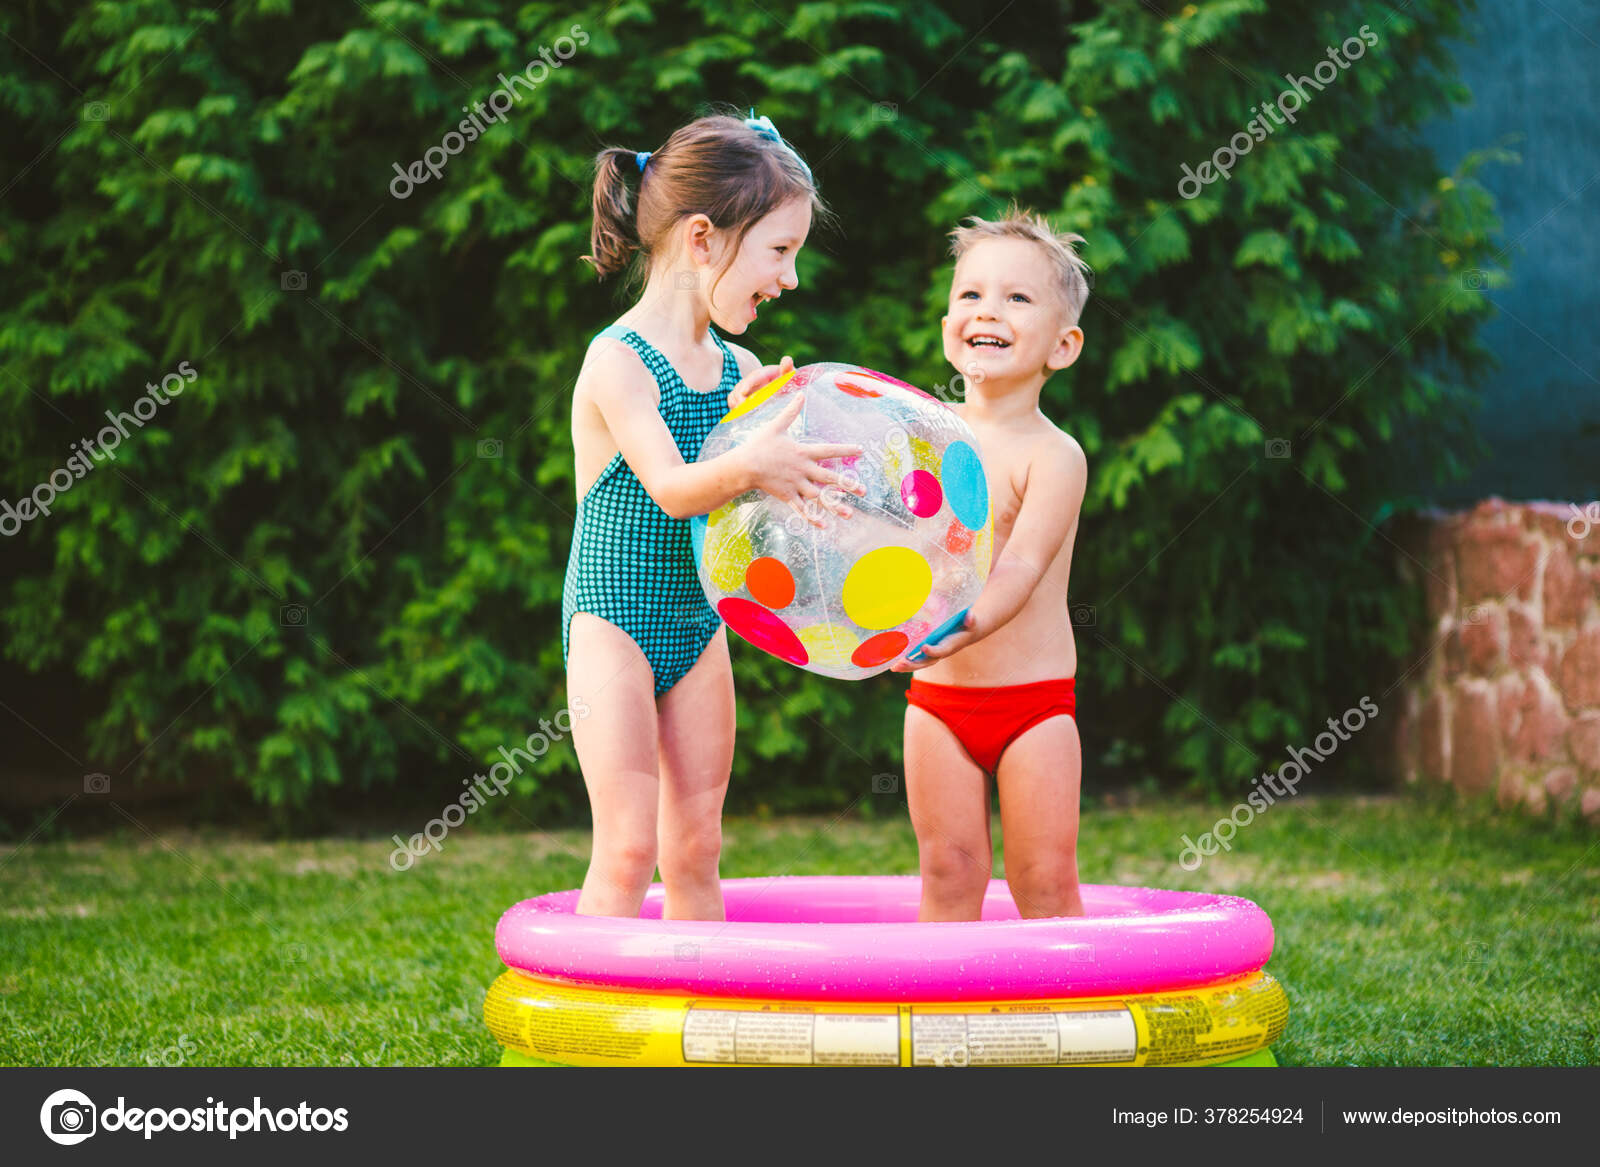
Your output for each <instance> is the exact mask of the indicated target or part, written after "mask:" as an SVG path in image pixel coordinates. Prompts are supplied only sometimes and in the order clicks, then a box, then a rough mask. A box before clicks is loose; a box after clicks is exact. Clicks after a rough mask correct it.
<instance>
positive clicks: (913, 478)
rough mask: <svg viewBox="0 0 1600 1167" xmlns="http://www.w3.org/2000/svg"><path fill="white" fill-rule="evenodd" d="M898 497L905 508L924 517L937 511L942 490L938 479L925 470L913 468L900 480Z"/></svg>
mask: <svg viewBox="0 0 1600 1167" xmlns="http://www.w3.org/2000/svg"><path fill="white" fill-rule="evenodd" d="M900 498H901V501H903V502H904V503H905V504H906V509H907V510H909V511H910V512H911V513H912V514H914V515H916V516H917V518H919V519H925V518H927V517H928V516H929V515H936V514H938V513H939V506H940V504H942V503H943V502H944V491H942V490H940V489H939V480H938V479H937V478H935V477H934V476H933V475H931V474H929V473H928V472H927V471H926V470H913V471H912V472H911V473H910V474H907V475H906V476H905V477H904V478H902V479H901V480H900Z"/></svg>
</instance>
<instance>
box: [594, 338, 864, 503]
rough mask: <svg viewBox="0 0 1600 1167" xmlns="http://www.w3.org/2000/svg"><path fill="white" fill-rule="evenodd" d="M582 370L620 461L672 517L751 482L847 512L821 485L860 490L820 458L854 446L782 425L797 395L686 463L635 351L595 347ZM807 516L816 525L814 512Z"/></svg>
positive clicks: (790, 498) (788, 498)
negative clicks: (808, 439)
mask: <svg viewBox="0 0 1600 1167" xmlns="http://www.w3.org/2000/svg"><path fill="white" fill-rule="evenodd" d="M585 377H586V379H588V380H589V386H590V388H589V391H590V396H591V399H592V400H593V401H594V403H595V406H596V408H598V409H599V411H600V416H601V418H602V419H603V420H604V421H605V424H606V428H607V429H609V430H610V431H611V436H612V438H613V439H614V440H615V441H616V443H617V448H618V449H619V450H620V451H621V452H622V457H623V460H624V461H626V462H627V463H628V467H629V469H631V470H632V471H633V473H634V474H635V475H636V476H637V477H638V479H639V482H640V483H641V484H642V485H643V486H644V488H645V490H646V491H647V492H649V495H650V497H651V498H652V499H654V500H655V503H656V505H657V506H659V507H660V508H661V509H662V510H663V511H665V512H666V513H667V514H669V515H671V516H672V517H673V518H675V519H686V518H688V517H689V516H691V515H704V514H709V513H710V512H711V511H714V510H716V508H717V507H719V506H721V505H722V504H723V503H725V502H727V501H728V500H729V499H730V498H735V497H737V496H738V495H741V494H744V493H745V492H746V491H749V490H755V489H760V490H764V491H766V492H767V493H768V494H770V495H772V496H773V497H774V498H777V499H780V500H782V501H784V502H787V503H789V504H790V505H792V506H798V505H799V504H800V503H802V502H804V501H806V500H809V499H814V498H819V497H821V498H822V502H823V505H825V506H827V507H828V508H829V509H830V510H833V511H834V512H835V513H836V514H840V515H844V516H848V515H849V514H850V513H851V512H850V509H849V508H848V507H846V506H844V504H843V503H842V502H835V501H832V500H829V499H828V498H827V497H825V496H823V495H822V490H823V487H826V486H838V487H842V488H844V489H847V490H852V489H853V491H854V493H857V494H859V493H862V492H863V490H864V488H863V487H861V486H859V485H857V486H855V487H853V488H852V487H850V486H847V485H846V483H845V479H844V478H843V477H842V476H841V474H840V472H839V471H837V470H830V469H828V468H827V467H825V466H822V465H821V463H822V462H824V461H826V460H828V459H830V458H844V457H849V456H851V455H855V454H860V453H861V452H862V451H861V448H860V447H859V446H845V445H821V444H806V443H801V442H796V441H795V440H794V439H793V438H791V437H789V436H788V434H787V433H785V432H784V431H785V430H786V429H787V428H788V426H789V425H790V423H791V422H793V421H794V419H795V417H796V416H797V415H798V414H799V412H800V406H801V404H802V403H803V401H804V395H803V394H796V395H795V399H794V400H793V401H791V402H790V403H789V406H788V407H787V408H786V409H784V411H783V412H782V413H780V414H779V415H778V416H777V417H775V418H774V419H773V420H772V421H770V422H768V423H767V424H766V425H764V426H762V427H761V429H760V430H758V431H757V432H756V434H755V435H754V436H753V437H752V438H751V439H750V440H749V441H748V442H746V443H745V444H744V445H743V446H740V447H739V448H738V449H735V450H730V451H728V452H727V453H726V454H722V455H719V456H718V457H716V458H712V459H709V460H708V461H705V462H690V463H685V462H684V460H683V457H682V455H680V454H679V453H678V445H677V443H676V442H675V441H674V440H673V438H672V434H671V433H670V432H669V431H668V430H667V424H666V422H664V421H663V420H662V419H661V411H660V409H659V408H658V403H657V400H656V392H657V391H656V388H655V383H654V381H653V380H652V378H651V377H650V375H649V372H648V371H647V370H646V369H645V368H644V367H643V366H642V365H640V364H639V360H638V357H637V356H635V355H634V354H633V353H632V352H631V351H630V350H627V349H625V348H623V347H618V348H617V349H615V350H613V351H609V352H599V353H596V354H595V355H594V358H593V359H592V360H591V362H590V367H589V369H587V370H585ZM807 517H808V518H809V520H810V521H811V522H812V523H814V524H816V525H817V526H821V525H822V519H821V516H820V515H817V514H812V515H808V516H807Z"/></svg>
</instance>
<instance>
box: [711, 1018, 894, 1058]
mask: <svg viewBox="0 0 1600 1167" xmlns="http://www.w3.org/2000/svg"><path fill="white" fill-rule="evenodd" d="M683 1060H684V1061H686V1062H710V1063H721V1064H723V1065H743V1066H895V1065H899V1064H900V1018H899V1016H898V1015H897V1014H896V1013H895V1012H880V1013H811V1012H779V1011H776V1010H755V1009H704V1008H700V1007H698V1006H696V1007H691V1008H690V1009H689V1011H688V1014H687V1016H685V1018H684V1021H683Z"/></svg>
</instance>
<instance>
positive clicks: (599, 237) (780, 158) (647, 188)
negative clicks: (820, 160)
mask: <svg viewBox="0 0 1600 1167" xmlns="http://www.w3.org/2000/svg"><path fill="white" fill-rule="evenodd" d="M594 164H595V176H594V225H593V226H592V227H591V228H590V229H589V250H590V251H591V252H592V254H590V255H586V256H584V257H583V258H584V259H585V260H586V261H587V262H588V263H589V264H590V265H592V266H593V267H594V270H595V271H596V272H597V273H598V274H599V275H600V277H601V278H602V279H604V278H605V277H606V276H609V275H615V274H616V273H617V272H620V271H622V270H623V269H624V268H627V267H628V266H629V265H630V264H632V262H633V260H634V259H635V258H636V257H638V258H640V260H641V262H640V263H638V264H634V265H633V266H634V273H633V274H634V277H635V278H636V279H637V278H640V277H642V276H647V275H648V269H649V264H650V263H652V262H654V260H655V259H656V257H658V255H659V254H660V253H662V252H663V250H664V249H665V248H666V247H668V246H669V245H670V242H671V235H672V229H673V228H674V227H675V226H676V225H677V224H678V223H679V222H681V221H682V220H683V218H684V216H686V215H694V214H702V215H705V216H706V218H708V219H710V220H711V222H712V224H713V226H715V227H717V228H718V229H719V230H723V231H727V232H729V235H730V238H731V240H732V243H733V250H732V252H731V253H730V258H729V262H730V263H731V262H732V256H733V255H736V254H737V253H738V249H739V247H740V245H741V244H742V243H743V242H744V237H745V234H746V232H748V231H749V230H750V228H751V226H753V225H754V224H755V222H756V221H757V220H758V219H760V218H761V217H762V216H763V215H766V214H769V213H770V212H771V211H772V210H773V209H774V208H776V207H778V206H779V205H781V204H782V203H784V202H785V201H787V200H789V199H796V198H799V199H805V200H807V201H808V202H809V203H810V204H811V209H812V211H813V213H815V214H818V215H821V216H822V217H823V218H824V219H825V220H826V219H827V218H828V217H829V216H828V210H827V207H825V206H824V205H823V203H822V200H821V198H820V197H819V196H818V194H817V188H816V184H815V182H814V181H813V180H812V177H811V171H810V170H808V169H807V168H806V164H805V163H804V162H803V161H801V159H800V155H799V154H797V153H795V150H794V147H792V146H790V145H789V144H788V143H787V142H785V141H784V140H783V138H782V137H781V136H779V134H778V131H777V129H776V127H774V126H773V124H772V121H771V119H770V118H765V117H761V118H758V117H756V116H755V115H754V112H752V113H751V116H750V117H748V118H740V117H734V116H732V115H730V114H720V113H719V114H711V115H708V116H706V117H701V118H696V119H695V120H694V121H692V122H690V123H689V124H688V125H686V126H682V127H680V128H679V129H677V130H675V131H673V133H672V136H671V137H669V138H668V139H667V140H666V141H665V142H663V143H662V144H661V146H660V147H659V148H657V149H656V150H655V151H654V152H653V153H642V152H641V153H635V152H634V151H632V150H625V149H623V148H622V147H620V146H609V147H607V148H606V149H604V150H602V151H600V153H599V154H597V155H595V160H594ZM634 183H637V184H638V187H637V190H635V187H634V185H633V184H634ZM724 270H726V268H724ZM718 278H719V279H720V278H721V276H720V274H719V276H718ZM713 287H715V285H713Z"/></svg>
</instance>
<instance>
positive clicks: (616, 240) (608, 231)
mask: <svg viewBox="0 0 1600 1167" xmlns="http://www.w3.org/2000/svg"><path fill="white" fill-rule="evenodd" d="M638 169H639V165H638V161H637V155H635V154H634V152H633V151H632V150H624V149H622V148H621V147H619V146H608V147H607V148H606V149H604V150H602V151H600V153H599V154H598V155H596V157H595V175H594V225H593V226H592V227H590V228H589V250H590V251H591V252H592V253H593V254H590V255H586V256H584V257H583V258H584V260H585V261H586V262H587V263H589V264H590V265H591V266H592V267H593V268H594V270H595V274H596V275H598V276H599V277H600V278H601V279H605V278H606V277H607V276H612V275H616V274H617V273H618V272H619V271H622V270H623V269H624V268H625V267H627V266H628V261H629V259H630V258H631V257H632V255H633V253H634V252H635V251H637V250H639V235H638V231H637V230H636V228H635V225H634V206H633V198H632V196H631V195H630V194H629V192H628V182H627V175H628V174H629V172H630V171H632V172H633V173H635V174H636V173H638Z"/></svg>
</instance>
